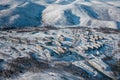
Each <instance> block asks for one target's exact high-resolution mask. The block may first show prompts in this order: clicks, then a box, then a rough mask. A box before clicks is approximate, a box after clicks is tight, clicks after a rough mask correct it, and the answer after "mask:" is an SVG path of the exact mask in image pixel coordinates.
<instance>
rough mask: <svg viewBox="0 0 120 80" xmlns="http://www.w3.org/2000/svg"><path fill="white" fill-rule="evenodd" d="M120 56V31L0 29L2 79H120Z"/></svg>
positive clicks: (0, 79)
mask: <svg viewBox="0 0 120 80" xmlns="http://www.w3.org/2000/svg"><path fill="white" fill-rule="evenodd" d="M119 56H120V32H119V30H114V29H102V28H101V29H89V28H85V27H83V28H76V29H75V28H64V29H54V30H48V29H46V28H28V29H15V30H7V31H0V80H101V79H102V80H118V79H119V77H120V73H119V72H120V68H119V67H120V64H119V60H120V57H119Z"/></svg>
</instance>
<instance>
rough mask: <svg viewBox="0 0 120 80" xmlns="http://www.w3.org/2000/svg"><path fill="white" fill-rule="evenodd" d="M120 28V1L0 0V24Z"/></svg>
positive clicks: (2, 25) (4, 25) (4, 26)
mask: <svg viewBox="0 0 120 80" xmlns="http://www.w3.org/2000/svg"><path fill="white" fill-rule="evenodd" d="M42 25H54V26H60V27H67V26H72V27H73V26H87V27H95V28H99V27H107V28H114V29H120V0H0V27H1V28H6V27H7V28H9V27H37V26H42Z"/></svg>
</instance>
